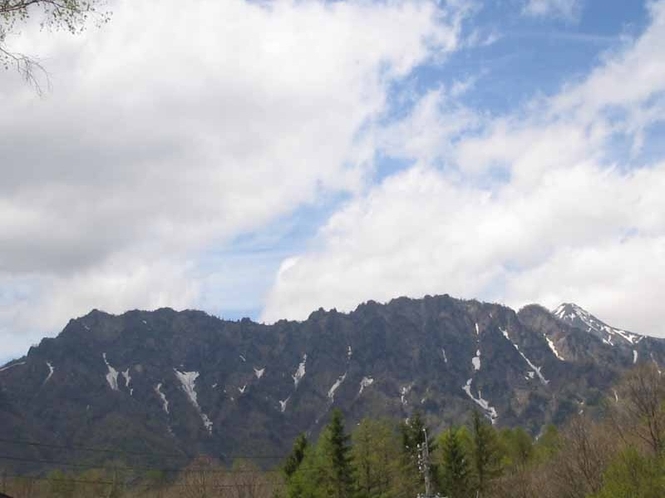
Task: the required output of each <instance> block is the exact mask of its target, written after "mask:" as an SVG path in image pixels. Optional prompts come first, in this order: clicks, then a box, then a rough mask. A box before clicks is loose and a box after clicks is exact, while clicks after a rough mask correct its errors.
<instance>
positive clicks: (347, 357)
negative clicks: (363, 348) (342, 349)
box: [346, 346, 353, 360]
mask: <svg viewBox="0 0 665 498" xmlns="http://www.w3.org/2000/svg"><path fill="white" fill-rule="evenodd" d="M351 356H353V350H352V349H351V346H349V347H348V349H347V350H346V359H347V360H350V359H351Z"/></svg>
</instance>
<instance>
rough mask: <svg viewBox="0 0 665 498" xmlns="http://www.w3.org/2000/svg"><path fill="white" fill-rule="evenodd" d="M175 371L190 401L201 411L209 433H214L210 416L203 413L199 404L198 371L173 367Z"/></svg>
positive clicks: (200, 413)
mask: <svg viewBox="0 0 665 498" xmlns="http://www.w3.org/2000/svg"><path fill="white" fill-rule="evenodd" d="M173 371H174V372H175V375H176V377H177V378H178V380H179V381H180V384H181V387H182V390H183V391H185V394H186V395H187V397H188V398H189V401H190V402H191V403H192V405H193V406H194V408H196V411H197V412H199V415H200V416H201V420H202V421H203V425H204V426H205V428H206V429H207V431H208V434H212V422H211V421H210V419H209V418H208V416H207V415H206V414H205V413H203V411H202V410H201V407H200V406H199V402H198V400H197V395H196V386H195V384H196V379H197V378H198V377H199V373H198V372H180V371H179V370H176V369H175V368H174V369H173Z"/></svg>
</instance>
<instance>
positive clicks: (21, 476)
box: [1, 474, 284, 489]
mask: <svg viewBox="0 0 665 498" xmlns="http://www.w3.org/2000/svg"><path fill="white" fill-rule="evenodd" d="M1 476H2V477H3V478H9V479H27V480H33V481H49V482H71V483H77V484H96V485H105V486H116V485H118V482H117V481H100V480H97V481H93V480H90V479H77V478H73V477H42V476H30V475H25V474H2V475H1ZM203 485H204V486H206V487H208V488H211V489H217V488H219V489H228V488H239V487H247V486H272V487H279V486H284V483H279V482H258V483H257V482H253V483H251V484H244V483H237V484H214V485H213V484H211V485H206V484H205V483H203ZM167 486H168V487H176V488H178V487H192V486H196V484H187V483H177V482H176V483H171V484H167ZM140 487H158V484H156V483H143V484H139V485H137V486H133V487H132V489H135V488H140Z"/></svg>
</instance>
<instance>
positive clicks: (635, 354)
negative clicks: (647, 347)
mask: <svg viewBox="0 0 665 498" xmlns="http://www.w3.org/2000/svg"><path fill="white" fill-rule="evenodd" d="M635 363H637V351H635V350H634V349H633V365H635Z"/></svg>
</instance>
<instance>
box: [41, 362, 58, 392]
mask: <svg viewBox="0 0 665 498" xmlns="http://www.w3.org/2000/svg"><path fill="white" fill-rule="evenodd" d="M46 366H47V367H48V375H47V376H46V379H44V382H42V386H43V385H44V384H46V383H47V382H48V381H49V379H50V378H51V377H53V372H55V368H53V365H51V362H50V361H47V362H46Z"/></svg>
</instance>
